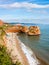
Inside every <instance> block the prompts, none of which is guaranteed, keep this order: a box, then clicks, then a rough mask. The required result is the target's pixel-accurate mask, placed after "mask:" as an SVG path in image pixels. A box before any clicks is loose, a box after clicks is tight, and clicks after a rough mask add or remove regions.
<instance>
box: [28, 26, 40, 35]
mask: <svg viewBox="0 0 49 65" xmlns="http://www.w3.org/2000/svg"><path fill="white" fill-rule="evenodd" d="M27 34H28V35H40V29H39V27H38V26H30V27H29V31H28V32H27Z"/></svg>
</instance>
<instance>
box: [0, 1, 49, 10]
mask: <svg viewBox="0 0 49 65" xmlns="http://www.w3.org/2000/svg"><path fill="white" fill-rule="evenodd" d="M0 8H27V9H32V8H49V4H48V5H39V4H33V3H29V2H15V3H12V4H0Z"/></svg>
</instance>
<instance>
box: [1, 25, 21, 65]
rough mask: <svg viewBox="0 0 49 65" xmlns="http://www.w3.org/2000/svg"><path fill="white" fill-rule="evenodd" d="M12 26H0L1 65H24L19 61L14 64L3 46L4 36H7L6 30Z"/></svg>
mask: <svg viewBox="0 0 49 65" xmlns="http://www.w3.org/2000/svg"><path fill="white" fill-rule="evenodd" d="M8 27H12V25H9V24H4V25H3V26H0V65H22V64H21V63H20V62H19V61H16V63H15V64H14V63H13V62H12V60H11V58H10V54H7V52H6V47H4V46H3V45H2V44H3V43H4V40H3V36H4V35H5V34H6V32H5V30H6V29H7V28H8Z"/></svg>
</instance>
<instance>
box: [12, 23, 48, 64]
mask: <svg viewBox="0 0 49 65" xmlns="http://www.w3.org/2000/svg"><path fill="white" fill-rule="evenodd" d="M13 24H14V23H13ZM15 24H16V23H15ZM21 24H22V25H26V26H39V27H40V31H41V34H40V35H39V36H28V35H26V34H24V33H21V34H19V39H20V40H21V41H22V42H23V43H24V44H25V45H26V46H28V47H29V48H31V50H32V51H33V52H34V53H35V55H36V56H37V57H38V58H39V59H41V60H42V61H44V62H45V63H46V64H45V63H44V64H43V63H42V64H41V65H49V24H33V23H21Z"/></svg>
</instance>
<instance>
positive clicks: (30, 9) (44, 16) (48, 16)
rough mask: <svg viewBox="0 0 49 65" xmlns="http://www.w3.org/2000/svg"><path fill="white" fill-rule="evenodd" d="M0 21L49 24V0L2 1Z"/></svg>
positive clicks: (0, 0) (0, 4) (0, 2)
mask: <svg viewBox="0 0 49 65" xmlns="http://www.w3.org/2000/svg"><path fill="white" fill-rule="evenodd" d="M0 19H3V20H5V21H7V20H8V21H9V22H10V21H14V20H15V22H16V21H19V22H31V21H32V22H33V21H34V20H35V19H36V20H37V21H35V22H33V23H46V24H47V23H48V24H49V0H0ZM38 20H40V22H38ZM41 20H44V21H45V22H44V21H41Z"/></svg>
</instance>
